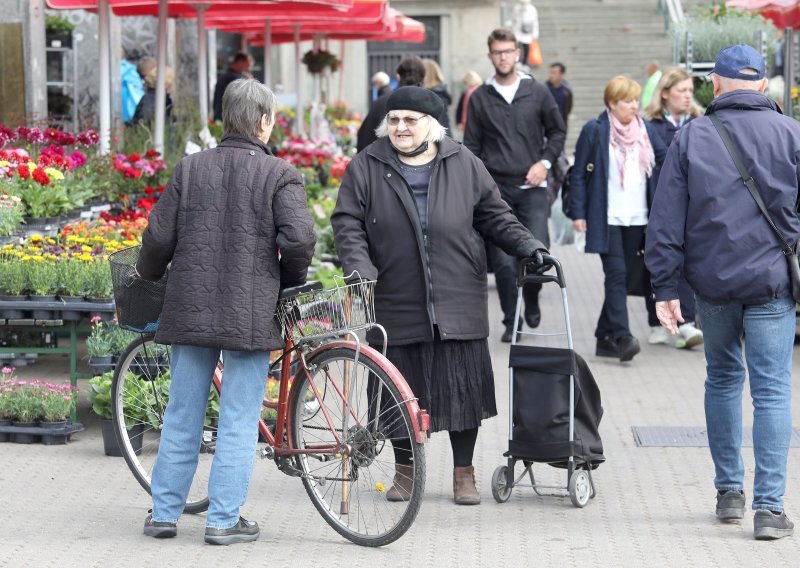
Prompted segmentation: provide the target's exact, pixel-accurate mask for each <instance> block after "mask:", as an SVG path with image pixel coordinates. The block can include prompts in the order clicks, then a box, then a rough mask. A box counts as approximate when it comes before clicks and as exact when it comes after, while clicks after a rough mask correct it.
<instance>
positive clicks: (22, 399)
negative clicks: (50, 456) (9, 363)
mask: <svg viewBox="0 0 800 568" xmlns="http://www.w3.org/2000/svg"><path fill="white" fill-rule="evenodd" d="M39 387H40V385H39V383H38V381H31V382H28V381H16V383H14V388H13V393H12V397H11V415H12V421H13V425H14V426H17V427H20V428H33V427H35V426H36V420H37V419H38V418H39V417H40V416H41V415H42V399H41V396H40V393H39ZM35 440H36V436H35V435H34V434H27V433H16V434H14V441H15V442H16V443H18V444H32V443H33V442H34V441H35Z"/></svg>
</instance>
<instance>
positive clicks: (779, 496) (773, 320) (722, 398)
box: [697, 298, 795, 511]
mask: <svg viewBox="0 0 800 568" xmlns="http://www.w3.org/2000/svg"><path fill="white" fill-rule="evenodd" d="M697 307H698V311H699V312H700V314H701V317H702V322H703V333H704V335H705V344H704V345H705V352H706V363H707V372H708V377H707V378H706V396H705V409H706V427H707V429H708V444H709V447H710V449H711V457H712V459H713V460H714V467H715V470H716V478H715V479H714V485H715V486H716V488H717V489H718V490H721V491H725V490H730V489H735V490H743V486H744V464H743V462H742V455H741V446H742V389H743V386H744V380H745V367H744V364H743V362H742V338H743V337H744V339H745V357H746V359H747V371H748V373H749V375H750V395H751V397H752V399H753V453H754V454H755V459H756V470H755V480H754V482H753V509H769V510H771V511H782V510H783V493H784V490H785V488H786V460H787V456H788V453H789V439H790V437H791V435H792V412H791V396H792V348H793V344H794V328H795V309H794V300H792V299H791V298H779V299H775V300H772V301H770V302H767V303H766V304H760V305H742V304H724V305H715V304H709V303H708V302H705V301H703V300H701V299H700V298H698V299H697Z"/></svg>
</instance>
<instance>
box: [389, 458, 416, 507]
mask: <svg viewBox="0 0 800 568" xmlns="http://www.w3.org/2000/svg"><path fill="white" fill-rule="evenodd" d="M413 489H414V466H413V465H401V464H399V463H398V464H395V466H394V485H392V487H391V489H389V491H387V492H386V500H387V501H392V502H397V501H408V500H409V499H411V492H412V491H413Z"/></svg>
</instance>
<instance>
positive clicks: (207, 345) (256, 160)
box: [136, 79, 315, 544]
mask: <svg viewBox="0 0 800 568" xmlns="http://www.w3.org/2000/svg"><path fill="white" fill-rule="evenodd" d="M222 106H223V113H222V115H223V126H224V129H225V134H224V136H223V137H222V140H221V141H220V143H219V146H217V147H216V148H213V149H210V150H206V151H204V152H199V153H197V154H192V155H191V156H187V157H185V158H184V159H183V160H181V161H180V163H179V164H178V165H177V166H176V167H175V170H174V172H173V173H172V176H171V177H170V180H169V183H168V184H167V187H166V189H165V190H164V193H163V194H162V196H161V198H160V199H159V201H158V203H157V204H156V206H155V207H154V208H153V211H152V212H151V214H150V218H149V224H148V226H147V229H146V230H145V232H144V235H143V237H142V249H141V253H140V256H139V260H138V262H137V264H136V269H137V272H138V274H139V275H140V277H141V278H145V279H147V280H158V279H159V278H161V276H162V275H163V274H164V272H165V271H166V270H167V265H169V280H168V283H167V292H166V297H165V300H164V309H163V311H162V313H161V320H160V325H159V327H158V330H157V331H156V341H157V342H158V343H164V344H171V345H172V355H171V361H170V376H171V379H172V381H171V385H170V397H169V404H168V406H167V410H166V414H165V418H164V426H163V429H162V431H161V442H160V446H159V450H158V458H157V459H156V463H155V466H154V468H153V473H152V484H151V486H152V496H153V511H152V514H151V515H149V516H148V517H147V518H146V519H145V523H144V534H146V535H148V536H153V537H156V538H168V537H173V536H175V535H176V534H177V531H178V529H177V522H178V518H179V517H180V515H181V513H182V512H183V507H184V503H185V502H186V497H187V495H188V492H189V489H190V486H191V484H192V477H193V476H194V473H195V468H196V466H197V460H198V452H199V450H200V445H201V438H202V434H203V421H204V418H205V413H206V404H207V402H208V393H209V391H210V388H211V379H212V377H213V374H214V369H215V368H216V366H217V361H218V360H219V357H220V352H221V353H222V355H223V358H224V361H225V379H224V381H223V383H222V384H223V388H222V392H221V395H220V409H219V426H218V430H217V441H216V450H215V454H214V458H213V462H212V466H211V476H210V479H209V480H208V497H209V507H208V516H207V518H206V530H205V541H206V542H208V543H210V544H232V543H236V542H248V541H252V540H255V539H257V538H258V534H259V528H258V524H257V523H255V522H252V521H247V520H245V519H244V518H242V517H241V516H240V514H239V508H240V507H241V505H242V504H243V503H244V500H245V497H246V496H247V487H248V484H249V482H250V476H251V473H252V469H253V457H254V456H255V451H256V443H257V441H258V430H257V429H256V424H257V422H258V419H259V416H260V413H261V402H262V400H263V398H264V391H265V388H266V383H265V381H266V377H267V369H268V367H269V352H270V350H273V349H280V348H282V347H283V338H282V335H281V329H280V327H279V326H278V324H277V320H276V318H275V309H276V306H277V303H278V293H279V290H280V288H281V287H284V286H291V285H294V284H298V283H302V282H304V281H305V277H306V272H307V269H308V265H309V263H310V262H311V256H312V254H313V252H314V244H315V237H314V223H313V221H312V219H311V216H310V215H309V212H308V209H307V208H306V195H305V189H304V187H303V182H302V178H301V177H300V174H299V173H298V172H297V170H295V169H294V168H293V167H292V166H291V165H289V164H288V163H287V162H285V161H283V160H280V159H278V158H275V157H273V156H272V155H270V152H269V149H268V148H267V146H266V143H267V141H268V140H269V136H270V133H271V132H272V127H273V126H274V124H275V96H274V95H273V94H272V92H271V91H270V90H269V89H268V88H267V87H265V86H264V85H262V84H261V83H259V82H258V81H255V80H253V79H240V80H237V81H234V82H233V83H231V84H230V85H229V86H228V88H227V90H226V91H225V96H224V97H223V101H222Z"/></svg>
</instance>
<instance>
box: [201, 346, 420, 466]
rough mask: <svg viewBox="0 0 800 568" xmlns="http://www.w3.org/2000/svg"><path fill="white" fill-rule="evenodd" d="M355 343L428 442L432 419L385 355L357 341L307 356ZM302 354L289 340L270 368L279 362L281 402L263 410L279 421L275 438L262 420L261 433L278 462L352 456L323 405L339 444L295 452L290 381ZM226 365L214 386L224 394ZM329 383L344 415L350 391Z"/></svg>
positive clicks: (267, 404)
mask: <svg viewBox="0 0 800 568" xmlns="http://www.w3.org/2000/svg"><path fill="white" fill-rule="evenodd" d="M354 343H355V344H356V345H357V352H360V353H365V354H367V355H368V356H369V357H371V358H372V359H374V360H376V361H377V362H378V363H380V364H381V367H383V368H384V370H385V371H386V372H387V373H388V374H389V377H390V378H391V380H392V382H393V383H394V384H395V386H397V388H398V390H399V391H400V394H401V396H402V397H403V403H404V404H405V405H406V408H407V409H408V411H409V414H410V415H411V417H412V421H411V426H412V428H413V430H414V437H415V439H416V441H417V442H418V443H420V444H424V443H425V442H426V441H427V439H428V436H427V431H428V429H429V427H430V417H429V416H428V413H427V411H426V410H422V409H420V407H419V404H418V403H417V399H416V398H415V397H414V393H413V392H411V389H410V388H409V387H408V385H407V384H406V381H405V379H404V378H403V376H402V375H401V374H400V372H399V371H398V370H397V369H396V368H395V367H394V365H392V364H391V363H390V362H389V360H388V359H386V357H384V356H383V354H381V353H380V352H379V351H377V350H375V349H373V348H371V347H369V346H366V345H361V342H360V341H359V340H358V338H357V337H356V338H355V341H346V340H338V341H331V342H329V343H324V344H323V345H321V346H319V347H317V348H315V349H314V350H312V351H311V352H310V353H309V354H308V356H309V357H314V356H316V355H318V354H320V353H323V352H325V351H329V350H331V349H335V348H337V347H352V346H353V344H354ZM299 350H300V346H298V345H296V344H295V343H294V342H293V341H292V340H291V339H286V340H285V342H284V348H283V355H282V356H281V357H280V358H279V359H278V360H277V361H275V363H273V364H272V365H270V369H271V368H273V367H274V366H275V365H277V364H278V362H280V363H281V376H280V387H279V391H278V400H277V401H274V402H273V401H267V400H265V401H264V402H263V405H264V407H266V408H272V409H274V410H275V411H276V414H277V420H276V424H275V434H273V433H272V432H271V431H270V429H269V428H268V427H267V425H266V423H265V422H264V421H263V420H259V421H258V431H259V433H260V434H261V436H262V437H263V439H265V440H266V441H267V445H268V446H270V447H271V448H272V450H273V452H274V457H275V458H286V457H291V456H298V455H304V454H330V455H337V454H344V455H350V451H351V448H350V447H349V446H348V445H347V444H344V443H343V442H342V438H341V436H340V435H339V433H338V432H337V429H336V426H335V425H334V424H333V420H332V419H331V417H330V414H329V413H328V409H327V408H326V407H325V405H324V404H322V405H320V410H321V411H322V413H323V416H324V417H325V421H326V422H327V424H328V427H329V428H330V430H331V433H332V434H333V436H334V438H335V440H336V443H335V444H327V445H326V444H320V445H314V446H307V449H304V450H300V449H295V446H296V444H294V440H293V439H292V431H291V428H290V426H291V425H290V424H289V416H288V405H289V395H290V394H291V393H290V390H289V388H290V387H289V380H290V378H291V363H292V359H293V357H295V356H298V352H299ZM298 357H299V361H300V369H299V370H298V373H305V376H306V378H307V379H308V383H309V385H310V386H311V389H312V390H313V392H314V395H315V396H316V397H317V399H318V400H321V397H320V391H319V389H318V388H317V385H316V384H315V382H314V379H313V377H312V376H311V373H310V372H309V369H308V367H307V365H306V356H305V355H303V354H302V353H300V354H299V356H298ZM223 364H224V362H223ZM223 364H217V368H216V369H215V371H214V378H213V382H214V386H215V388H216V389H217V392H221V389H222V374H223ZM328 379H329V380H330V383H331V384H332V385H333V387H334V389H335V390H336V393H337V394H338V395H339V396H340V397H341V399H342V402H343V405H344V408H343V409H342V410H343V411H344V410H345V409H346V408H347V407H348V403H347V400H348V397H347V396H346V395H345V394H344V393H345V391H347V390H349V388H348V387H347V385H341V386H340V385H338V384H337V383H336V381H334V380H333V379H332V378H331V377H330V375H328ZM345 414H346V416H347V417H348V419H349V418H352V419H353V420H354V421H355V423H356V424H357V425H359V426H361V423H360V420H359V418H358V417H357V416H356V415H355V413H354V412H353V411H352V409H349V410H348V411H347V412H346V413H345Z"/></svg>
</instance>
